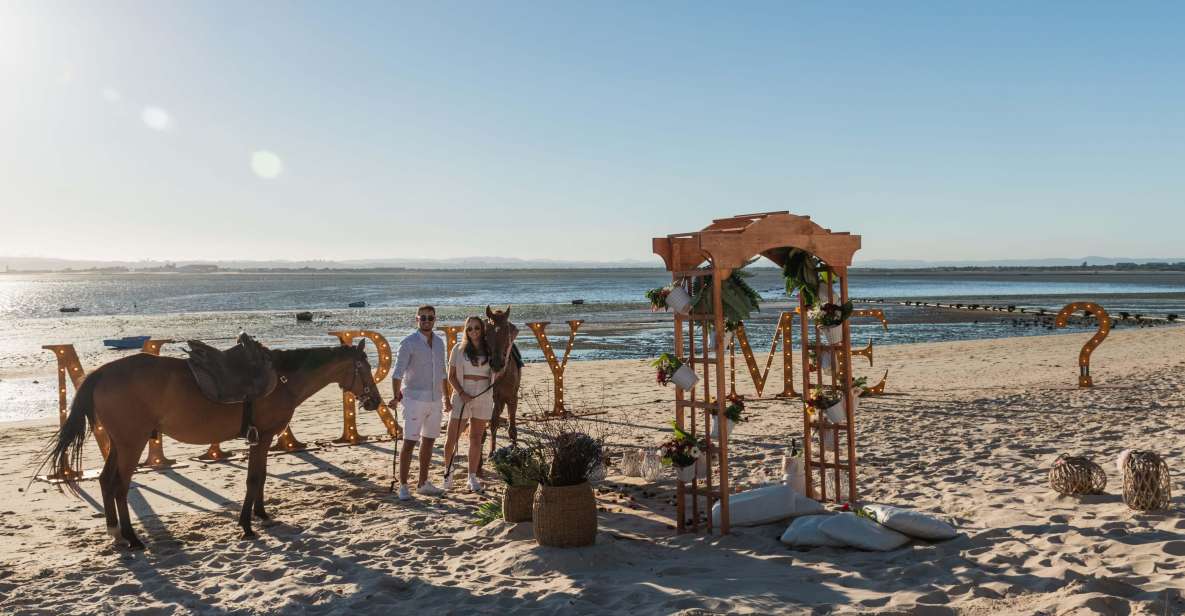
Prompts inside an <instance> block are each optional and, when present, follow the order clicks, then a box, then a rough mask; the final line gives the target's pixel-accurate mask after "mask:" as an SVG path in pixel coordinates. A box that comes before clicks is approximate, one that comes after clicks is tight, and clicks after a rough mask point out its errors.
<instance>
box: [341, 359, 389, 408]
mask: <svg viewBox="0 0 1185 616" xmlns="http://www.w3.org/2000/svg"><path fill="white" fill-rule="evenodd" d="M365 368H366V366H364V365H363V364H362V360H359V359H355V360H354V374H353V375H351V377H350V385H349V386H348V387H347V386H346V385H339V387H341V388H342V391H348V392H350V393H354V392H353V390H354V386H355V385H357V384H358V379H360V378H362V376H361V375H360V374H358V373H359V372H360V371H361V370H364V369H365ZM370 396H371V394H370V385H367V384H366V383H363V384H362V395H361V396H357V397H358V400H359V401H361V402H362V406H366V402H367V401H368V400H370ZM380 402H382V401H381V400H380Z"/></svg>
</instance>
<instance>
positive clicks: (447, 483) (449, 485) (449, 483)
mask: <svg viewBox="0 0 1185 616" xmlns="http://www.w3.org/2000/svg"><path fill="white" fill-rule="evenodd" d="M452 489H453V476H452V475H445V476H444V491H445V492H449V491H451V490H452Z"/></svg>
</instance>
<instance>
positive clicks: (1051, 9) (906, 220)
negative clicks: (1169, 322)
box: [0, 0, 1185, 263]
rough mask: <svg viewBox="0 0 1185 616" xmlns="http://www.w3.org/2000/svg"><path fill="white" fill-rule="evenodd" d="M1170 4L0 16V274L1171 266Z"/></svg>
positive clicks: (489, 5)
mask: <svg viewBox="0 0 1185 616" xmlns="http://www.w3.org/2000/svg"><path fill="white" fill-rule="evenodd" d="M1182 23H1185V4H1181V3H1173V2H1166V3H1155V4H1141V3H1104V2H1043V3H1032V2H990V3H946V2H933V3H923V2H892V3H869V2H865V3H846V2H818V3H808V2H770V3H766V2H756V1H752V2H741V3H708V2H658V1H651V2H620V3H618V2H581V3H576V2H558V1H557V2H541V1H539V2H501V1H490V2H449V1H436V0H434V1H432V2H422V3H403V2H377V3H363V2H351V3H329V2H266V1H256V2H250V3H235V2H222V1H210V2H144V1H141V2H128V3H122V2H107V1H105V2H56V1H36V2H13V1H11V0H5V1H2V2H0V255H2V256H42V257H63V258H72V259H112V260H115V259H119V260H138V259H224V260H230V259H260V260H263V259H363V258H455V257H472V256H485V255H498V256H503V257H515V258H527V259H566V260H598V261H613V260H624V259H630V260H639V259H640V260H648V259H654V260H655V261H656V263H657V258H656V257H653V256H652V254H651V244H650V238H651V237H654V236H663V235H666V234H669V233H677V232H684V231H692V230H697V229H700V228H702V227H703V226H705V225H706V224H708V223H709V222H710V221H711V219H713V218H720V217H725V216H729V215H733V214H740V213H750V212H762V211H773V210H789V211H791V212H794V213H796V214H806V215H809V216H811V217H812V219H813V220H815V221H816V222H819V223H820V224H822V225H823V226H825V227H829V228H832V229H835V230H845V231H851V232H853V233H857V234H860V235H862V236H863V249H862V250H861V252H860V253H858V255H857V262H859V261H861V260H879V259H925V260H951V259H972V260H975V259H983V260H994V259H1017V258H1048V257H1072V258H1073V257H1080V256H1085V255H1106V256H1132V257H1147V258H1157V257H1163V258H1175V257H1182V256H1185V242H1183V241H1182V240H1181V229H1182V224H1181V219H1182V215H1183V213H1185V165H1183V163H1185V37H1182V36H1181V35H1180V25H1181V24H1182Z"/></svg>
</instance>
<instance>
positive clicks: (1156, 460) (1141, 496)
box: [1123, 451, 1173, 511]
mask: <svg viewBox="0 0 1185 616" xmlns="http://www.w3.org/2000/svg"><path fill="white" fill-rule="evenodd" d="M1172 497H1173V495H1172V490H1171V488H1170V486H1169V466H1168V465H1167V464H1165V463H1164V460H1162V459H1161V458H1160V456H1158V455H1156V454H1155V453H1153V452H1151V451H1133V452H1131V454H1130V455H1129V456H1128V457H1127V460H1126V463H1125V464H1124V465H1123V502H1125V503H1127V506H1128V507H1130V508H1131V509H1134V510H1136V511H1157V510H1159V509H1167V508H1168V506H1169V500H1170V499H1172Z"/></svg>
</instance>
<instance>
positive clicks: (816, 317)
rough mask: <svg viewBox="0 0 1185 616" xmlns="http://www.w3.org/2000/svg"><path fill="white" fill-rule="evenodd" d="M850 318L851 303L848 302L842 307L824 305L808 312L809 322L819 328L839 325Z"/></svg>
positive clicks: (829, 304) (831, 304)
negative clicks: (812, 322)
mask: <svg viewBox="0 0 1185 616" xmlns="http://www.w3.org/2000/svg"><path fill="white" fill-rule="evenodd" d="M850 316H852V302H851V301H850V300H849V301H846V302H844V303H843V304H842V305H840V304H833V303H826V304H823V305H822V306H818V307H815V308H811V310H810V317H811V320H812V321H814V322H815V323H817V324H818V325H820V326H821V327H834V326H836V325H841V324H843V322H844V321H846V320H848V317H850Z"/></svg>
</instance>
